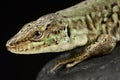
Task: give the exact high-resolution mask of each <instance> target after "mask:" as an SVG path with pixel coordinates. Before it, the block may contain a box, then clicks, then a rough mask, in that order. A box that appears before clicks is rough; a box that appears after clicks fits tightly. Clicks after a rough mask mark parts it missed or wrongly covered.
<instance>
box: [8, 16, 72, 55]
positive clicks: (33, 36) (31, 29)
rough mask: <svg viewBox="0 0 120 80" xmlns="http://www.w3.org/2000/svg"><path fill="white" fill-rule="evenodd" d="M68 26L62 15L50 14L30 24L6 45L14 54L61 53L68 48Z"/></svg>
mask: <svg viewBox="0 0 120 80" xmlns="http://www.w3.org/2000/svg"><path fill="white" fill-rule="evenodd" d="M69 35H70V34H69V30H68V24H67V23H66V22H65V21H64V20H63V18H62V17H61V16H60V15H57V14H48V15H45V16H42V17H40V18H39V19H37V20H36V21H33V22H30V23H28V24H26V25H24V26H23V28H22V29H21V30H20V31H19V32H18V33H17V34H16V35H15V36H13V37H12V38H11V39H10V40H8V42H7V43H6V47H7V49H8V50H9V51H10V52H12V53H18V54H35V53H46V52H59V51H64V50H66V49H67V48H68V46H66V45H65V44H66V43H68V42H69V41H70V37H69Z"/></svg>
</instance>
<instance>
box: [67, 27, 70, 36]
mask: <svg viewBox="0 0 120 80" xmlns="http://www.w3.org/2000/svg"><path fill="white" fill-rule="evenodd" d="M67 35H68V37H70V36H71V33H70V28H69V26H67Z"/></svg>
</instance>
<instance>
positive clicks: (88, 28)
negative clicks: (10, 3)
mask: <svg viewBox="0 0 120 80" xmlns="http://www.w3.org/2000/svg"><path fill="white" fill-rule="evenodd" d="M118 41H120V0H86V1H84V2H81V3H79V4H77V5H75V6H72V7H70V8H67V9H64V10H60V11H57V12H55V13H50V14H47V15H45V16H42V17H40V18H39V19H37V20H36V21H33V22H30V23H28V24H26V25H24V26H23V28H22V29H21V30H20V31H19V32H18V33H17V34H16V35H15V36H14V37H12V38H11V39H10V40H9V41H8V42H7V44H6V47H7V49H8V50H9V51H11V52H12V53H16V54H40V53H47V52H61V51H67V50H72V49H73V48H75V47H78V46H86V47H85V48H84V49H83V51H81V52H80V53H78V54H79V55H78V54H74V56H70V57H68V58H66V59H63V60H60V61H58V63H57V64H56V65H55V66H54V67H53V69H52V71H55V70H56V69H57V68H58V67H59V66H60V65H63V64H66V68H71V67H73V66H75V65H76V64H78V63H80V62H82V61H83V60H85V59H88V58H90V57H92V56H97V55H105V54H109V53H110V52H111V51H112V50H113V48H114V47H115V45H116V43H117V42H118Z"/></svg>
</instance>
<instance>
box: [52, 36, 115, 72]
mask: <svg viewBox="0 0 120 80" xmlns="http://www.w3.org/2000/svg"><path fill="white" fill-rule="evenodd" d="M115 45H116V40H115V39H114V38H113V37H112V36H111V35H108V34H102V35H101V36H100V37H99V38H98V40H97V41H96V42H94V43H92V44H90V45H88V46H87V47H86V48H85V49H84V50H83V51H82V52H80V53H79V55H77V56H74V57H69V58H66V59H63V60H60V61H58V63H57V64H56V65H55V66H54V67H53V69H52V70H51V71H52V72H54V71H55V70H56V69H57V68H58V67H59V66H60V65H63V64H66V67H67V68H70V67H73V66H75V65H76V64H78V63H80V62H82V61H84V60H85V59H88V58H90V57H92V56H98V55H105V54H108V53H110V51H112V49H113V48H114V47H115ZM71 62H72V63H71Z"/></svg>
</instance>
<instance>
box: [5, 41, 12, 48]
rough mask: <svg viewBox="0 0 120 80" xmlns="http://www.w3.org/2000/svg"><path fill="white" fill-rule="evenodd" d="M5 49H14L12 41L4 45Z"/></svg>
mask: <svg viewBox="0 0 120 80" xmlns="http://www.w3.org/2000/svg"><path fill="white" fill-rule="evenodd" d="M6 47H8V48H11V47H14V42H13V41H8V42H7V43H6Z"/></svg>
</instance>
